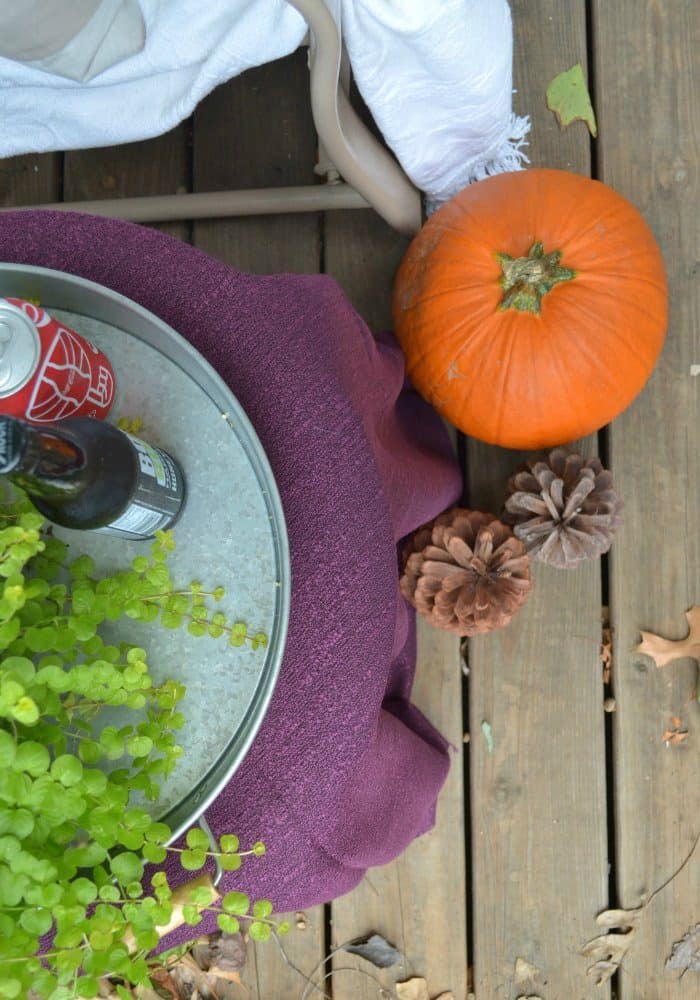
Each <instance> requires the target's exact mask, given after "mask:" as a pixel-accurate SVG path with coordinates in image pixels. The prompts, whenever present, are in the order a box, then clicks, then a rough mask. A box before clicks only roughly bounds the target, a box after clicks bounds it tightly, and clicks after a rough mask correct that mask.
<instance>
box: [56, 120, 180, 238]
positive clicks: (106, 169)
mask: <svg viewBox="0 0 700 1000" xmlns="http://www.w3.org/2000/svg"><path fill="white" fill-rule="evenodd" d="M188 133H189V126H188V124H187V123H183V124H181V125H178V126H177V128H174V129H172V130H171V131H170V132H166V134H165V135H161V136H158V137H156V138H155V139H148V140H146V141H144V142H129V143H124V144H123V145H120V146H104V147H101V148H98V149H79V150H71V151H70V152H67V153H65V154H64V157H65V160H64V173H63V197H64V200H65V201H88V200H90V199H95V198H132V197H137V196H139V195H156V194H178V193H182V192H185V191H188V190H189V186H190V168H189V159H190V157H189V151H188V141H189V140H188ZM153 228H155V229H159V230H161V232H164V233H169V234H170V235H171V236H176V237H178V238H179V239H187V238H188V236H189V226H188V225H187V223H186V222H166V223H161V224H159V225H157V226H154V227H153Z"/></svg>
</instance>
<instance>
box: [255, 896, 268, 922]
mask: <svg viewBox="0 0 700 1000" xmlns="http://www.w3.org/2000/svg"><path fill="white" fill-rule="evenodd" d="M271 913H272V903H271V902H270V900H269V899H259V900H258V901H257V903H255V904H254V905H253V916H254V917H257V919H258V920H264V919H265V918H266V917H269V916H270V914H271Z"/></svg>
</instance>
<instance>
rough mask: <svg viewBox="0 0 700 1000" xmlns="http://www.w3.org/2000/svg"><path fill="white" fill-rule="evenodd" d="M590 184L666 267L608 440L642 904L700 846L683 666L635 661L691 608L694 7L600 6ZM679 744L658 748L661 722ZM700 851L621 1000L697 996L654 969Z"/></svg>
mask: <svg viewBox="0 0 700 1000" xmlns="http://www.w3.org/2000/svg"><path fill="white" fill-rule="evenodd" d="M594 26H595V61H596V95H597V110H598V119H599V127H600V176H601V179H602V180H604V181H605V182H606V183H608V184H610V185H611V186H612V187H613V188H615V189H616V190H618V191H620V192H621V193H622V194H624V195H625V196H626V197H628V198H629V199H630V200H631V201H632V202H633V204H635V205H636V206H637V208H639V209H640V211H641V212H642V213H643V214H644V216H645V218H646V220H647V222H648V223H649V224H650V226H651V228H652V230H653V232H654V233H655V235H656V237H657V239H658V241H659V243H660V245H661V248H662V252H663V254H664V259H665V263H666V269H667V273H668V280H669V290H670V302H671V311H670V322H669V329H668V335H667V341H666V345H665V347H664V350H663V354H662V356H661V360H660V362H659V364H658V366H657V369H656V371H655V372H654V374H653V375H652V378H651V380H650V382H649V384H648V386H647V388H646V389H645V390H644V392H643V393H642V394H641V396H640V397H639V399H638V400H637V401H636V402H635V403H634V404H633V405H632V406H631V407H630V408H629V409H628V410H627V411H626V412H625V413H624V414H623V415H622V416H620V417H619V418H618V419H617V420H616V421H615V422H614V423H613V424H612V427H611V432H610V438H611V456H612V465H613V470H614V475H615V482H616V484H617V486H618V487H619V489H620V491H621V493H622V495H623V497H625V499H626V507H625V522H626V524H625V528H624V530H623V532H622V533H621V535H620V538H619V540H618V542H617V543H616V544H615V545H614V546H613V550H612V561H611V569H612V587H611V605H612V609H613V610H612V614H613V626H614V629H615V633H614V636H615V665H614V685H615V695H616V699H617V706H618V710H617V712H616V713H615V716H614V722H615V732H614V736H615V763H616V769H615V788H616V801H617V820H616V833H617V854H618V894H619V900H620V903H621V904H622V905H623V906H625V907H635V906H638V905H639V904H640V903H642V902H643V901H645V900H646V898H647V896H648V895H649V893H651V892H652V891H653V890H654V889H656V888H657V887H658V886H660V885H662V884H663V883H664V882H665V881H666V880H667V879H668V878H669V877H670V876H671V875H672V874H673V873H674V871H676V869H677V868H678V866H679V865H680V864H681V862H682V861H683V859H684V858H685V857H686V856H687V854H688V852H689V851H690V849H691V847H692V844H693V841H694V839H695V838H696V836H697V835H698V833H699V832H700V785H699V783H698V738H700V717H699V713H698V705H697V703H695V702H694V701H693V691H694V689H695V687H696V669H695V665H694V664H692V663H691V662H690V661H687V660H686V661H683V662H677V663H673V664H671V665H670V666H668V667H666V668H665V669H663V670H660V669H658V668H656V667H655V666H654V665H653V664H652V662H651V661H650V660H648V659H647V658H646V657H642V656H639V655H637V654H635V653H634V651H633V650H634V646H635V645H636V643H637V642H638V641H639V629H640V627H643V628H645V629H650V630H653V631H657V632H660V633H662V634H663V635H666V636H669V637H670V638H678V637H680V636H684V635H685V634H686V631H687V629H686V623H685V620H684V618H683V612H684V611H685V610H686V609H687V608H689V607H690V606H691V605H693V604H698V603H700V544H699V542H698V525H699V524H700V500H699V497H698V481H699V480H700V433H699V430H698V427H699V423H700V421H699V418H700V385H698V379H697V378H693V377H691V374H690V366H691V365H692V364H696V363H697V361H698V359H699V358H700V289H699V287H698V277H697V272H698V266H699V264H698V262H699V261H700V226H699V221H698V204H700V182H699V169H698V168H699V167H700V114H699V112H698V103H697V92H698V88H699V87H700V59H699V57H698V53H699V52H700V8H699V7H698V5H697V4H689V3H684V2H683V0H675V2H671V3H666V4H658V3H655V2H652V0H645V2H632V0H625V2H619V3H614V4H609V3H604V2H600V0H597V2H596V3H595V4H594ZM672 716H677V717H679V718H680V719H681V720H682V725H683V727H684V728H686V729H688V731H689V735H688V739H687V741H686V743H684V744H681V745H679V746H676V747H666V746H665V745H664V744H663V742H662V738H661V737H662V734H663V732H664V731H665V729H666V728H667V726H668V725H669V721H670V718H671V717H672ZM699 855H700V849H699V850H698V851H697V852H696V854H695V856H694V859H693V863H691V864H689V865H688V866H687V867H686V868H685V869H684V870H683V872H682V873H681V874H680V875H679V876H678V878H676V879H675V880H674V881H673V883H672V885H671V886H669V888H668V889H667V890H665V891H664V892H662V893H660V894H659V895H658V896H657V897H655V899H654V901H653V903H652V904H651V905H650V907H649V909H648V910H647V911H646V912H645V914H644V919H643V920H642V921H641V923H640V929H639V932H638V935H637V940H636V942H635V944H634V945H633V946H632V947H631V948H630V950H629V952H628V954H627V957H626V958H625V961H624V963H623V972H622V973H621V975H620V982H619V994H620V997H622V998H623V1000H632V998H634V1000H642V998H649V997H655V998H656V997H659V998H662V1000H667V998H668V1000H671V998H681V997H682V998H684V1000H690V998H691V997H692V998H698V997H700V976H698V974H697V973H694V972H688V973H687V975H685V976H684V977H683V978H682V979H681V978H680V977H679V973H678V972H668V971H665V970H664V964H665V961H666V958H667V956H668V955H669V954H670V952H671V946H672V944H673V942H674V941H676V940H678V939H679V938H680V937H682V935H683V934H685V932H686V931H687V930H688V927H689V926H694V925H695V923H696V922H697V921H698V919H700V918H699V917H698V910H699V907H698V901H699V900H700V856H699Z"/></svg>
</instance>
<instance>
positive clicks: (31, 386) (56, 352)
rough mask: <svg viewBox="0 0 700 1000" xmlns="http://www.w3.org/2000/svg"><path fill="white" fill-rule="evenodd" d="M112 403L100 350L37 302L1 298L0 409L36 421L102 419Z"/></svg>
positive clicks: (109, 380)
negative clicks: (36, 303)
mask: <svg viewBox="0 0 700 1000" xmlns="http://www.w3.org/2000/svg"><path fill="white" fill-rule="evenodd" d="M113 402H114V371H113V369H112V366H111V364H110V363H109V361H108V359H107V358H106V357H105V355H104V354H103V353H102V351H100V350H98V349H97V348H96V347H95V346H94V345H93V344H91V343H90V341H89V340H86V339H85V337H82V336H81V335H80V334H79V333H76V332H75V330H71V329H69V328H68V327H67V326H64V325H63V324H62V323H59V322H58V320H56V319H54V318H53V317H52V316H50V315H49V314H48V313H47V312H46V311H45V310H44V309H42V308H41V307H40V306H38V305H35V304H34V303H33V302H26V301H25V300H24V299H9V298H8V299H4V298H0V413H7V414H9V415H10V416H13V417H21V418H22V419H24V420H29V421H31V422H32V423H35V424H42V423H51V422H53V421H56V420H63V419H64V418H65V417H98V418H100V419H102V418H104V417H106V416H107V414H108V413H109V410H110V407H111V405H112V403H113Z"/></svg>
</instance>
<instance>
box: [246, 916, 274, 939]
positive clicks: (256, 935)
mask: <svg viewBox="0 0 700 1000" xmlns="http://www.w3.org/2000/svg"><path fill="white" fill-rule="evenodd" d="M248 933H249V934H250V936H251V938H252V939H253V941H267V939H268V938H269V936H270V934H271V933H272V931H271V928H270V925H269V924H263V923H260V922H259V921H258V920H254V921H253V923H252V924H251V925H250V927H249V928H248Z"/></svg>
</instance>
